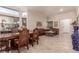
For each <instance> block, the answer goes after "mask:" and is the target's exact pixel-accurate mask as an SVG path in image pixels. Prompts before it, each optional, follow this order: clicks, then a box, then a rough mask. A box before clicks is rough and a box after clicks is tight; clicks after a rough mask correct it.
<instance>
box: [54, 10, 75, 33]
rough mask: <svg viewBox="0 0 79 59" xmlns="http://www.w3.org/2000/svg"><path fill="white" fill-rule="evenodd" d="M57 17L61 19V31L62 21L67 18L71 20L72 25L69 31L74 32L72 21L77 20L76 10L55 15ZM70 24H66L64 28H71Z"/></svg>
mask: <svg viewBox="0 0 79 59" xmlns="http://www.w3.org/2000/svg"><path fill="white" fill-rule="evenodd" d="M55 19H58V20H59V28H60V32H61V31H62V29H63V28H62V24H61V22H62V21H63V20H65V19H69V20H70V26H71V27H70V32H69V33H72V32H73V27H72V25H71V23H72V22H73V21H75V20H76V12H75V11H71V12H66V13H62V14H59V15H56V16H55ZM66 24H67V23H66V22H65V25H66ZM68 26H69V25H66V28H64V30H68V29H69V28H68Z"/></svg>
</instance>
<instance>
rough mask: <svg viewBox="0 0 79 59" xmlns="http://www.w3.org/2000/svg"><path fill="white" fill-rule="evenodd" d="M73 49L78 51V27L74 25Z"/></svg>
mask: <svg viewBox="0 0 79 59" xmlns="http://www.w3.org/2000/svg"><path fill="white" fill-rule="evenodd" d="M72 44H73V49H74V50H76V51H79V27H78V26H76V27H74V33H73V34H72Z"/></svg>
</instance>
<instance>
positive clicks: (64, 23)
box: [60, 19, 72, 34]
mask: <svg viewBox="0 0 79 59" xmlns="http://www.w3.org/2000/svg"><path fill="white" fill-rule="evenodd" d="M71 20H72V19H63V20H60V33H61V34H71V31H72V28H71Z"/></svg>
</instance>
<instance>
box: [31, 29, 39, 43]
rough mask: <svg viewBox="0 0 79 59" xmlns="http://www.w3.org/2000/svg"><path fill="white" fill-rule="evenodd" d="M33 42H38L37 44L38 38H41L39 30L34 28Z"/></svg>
mask: <svg viewBox="0 0 79 59" xmlns="http://www.w3.org/2000/svg"><path fill="white" fill-rule="evenodd" d="M32 39H33V42H37V44H39V42H38V40H39V32H38V29H34V30H33V38H32Z"/></svg>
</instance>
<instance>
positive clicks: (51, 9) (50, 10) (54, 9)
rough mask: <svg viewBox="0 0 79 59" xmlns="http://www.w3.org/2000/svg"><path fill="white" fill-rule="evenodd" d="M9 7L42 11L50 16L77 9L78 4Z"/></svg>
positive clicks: (24, 10)
mask: <svg viewBox="0 0 79 59" xmlns="http://www.w3.org/2000/svg"><path fill="white" fill-rule="evenodd" d="M7 8H10V9H14V10H17V11H22V12H26V11H34V12H40V13H43V14H45V15H49V16H50V15H55V14H59V13H64V12H69V11H76V6H7ZM60 9H63V11H62V12H60Z"/></svg>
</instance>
